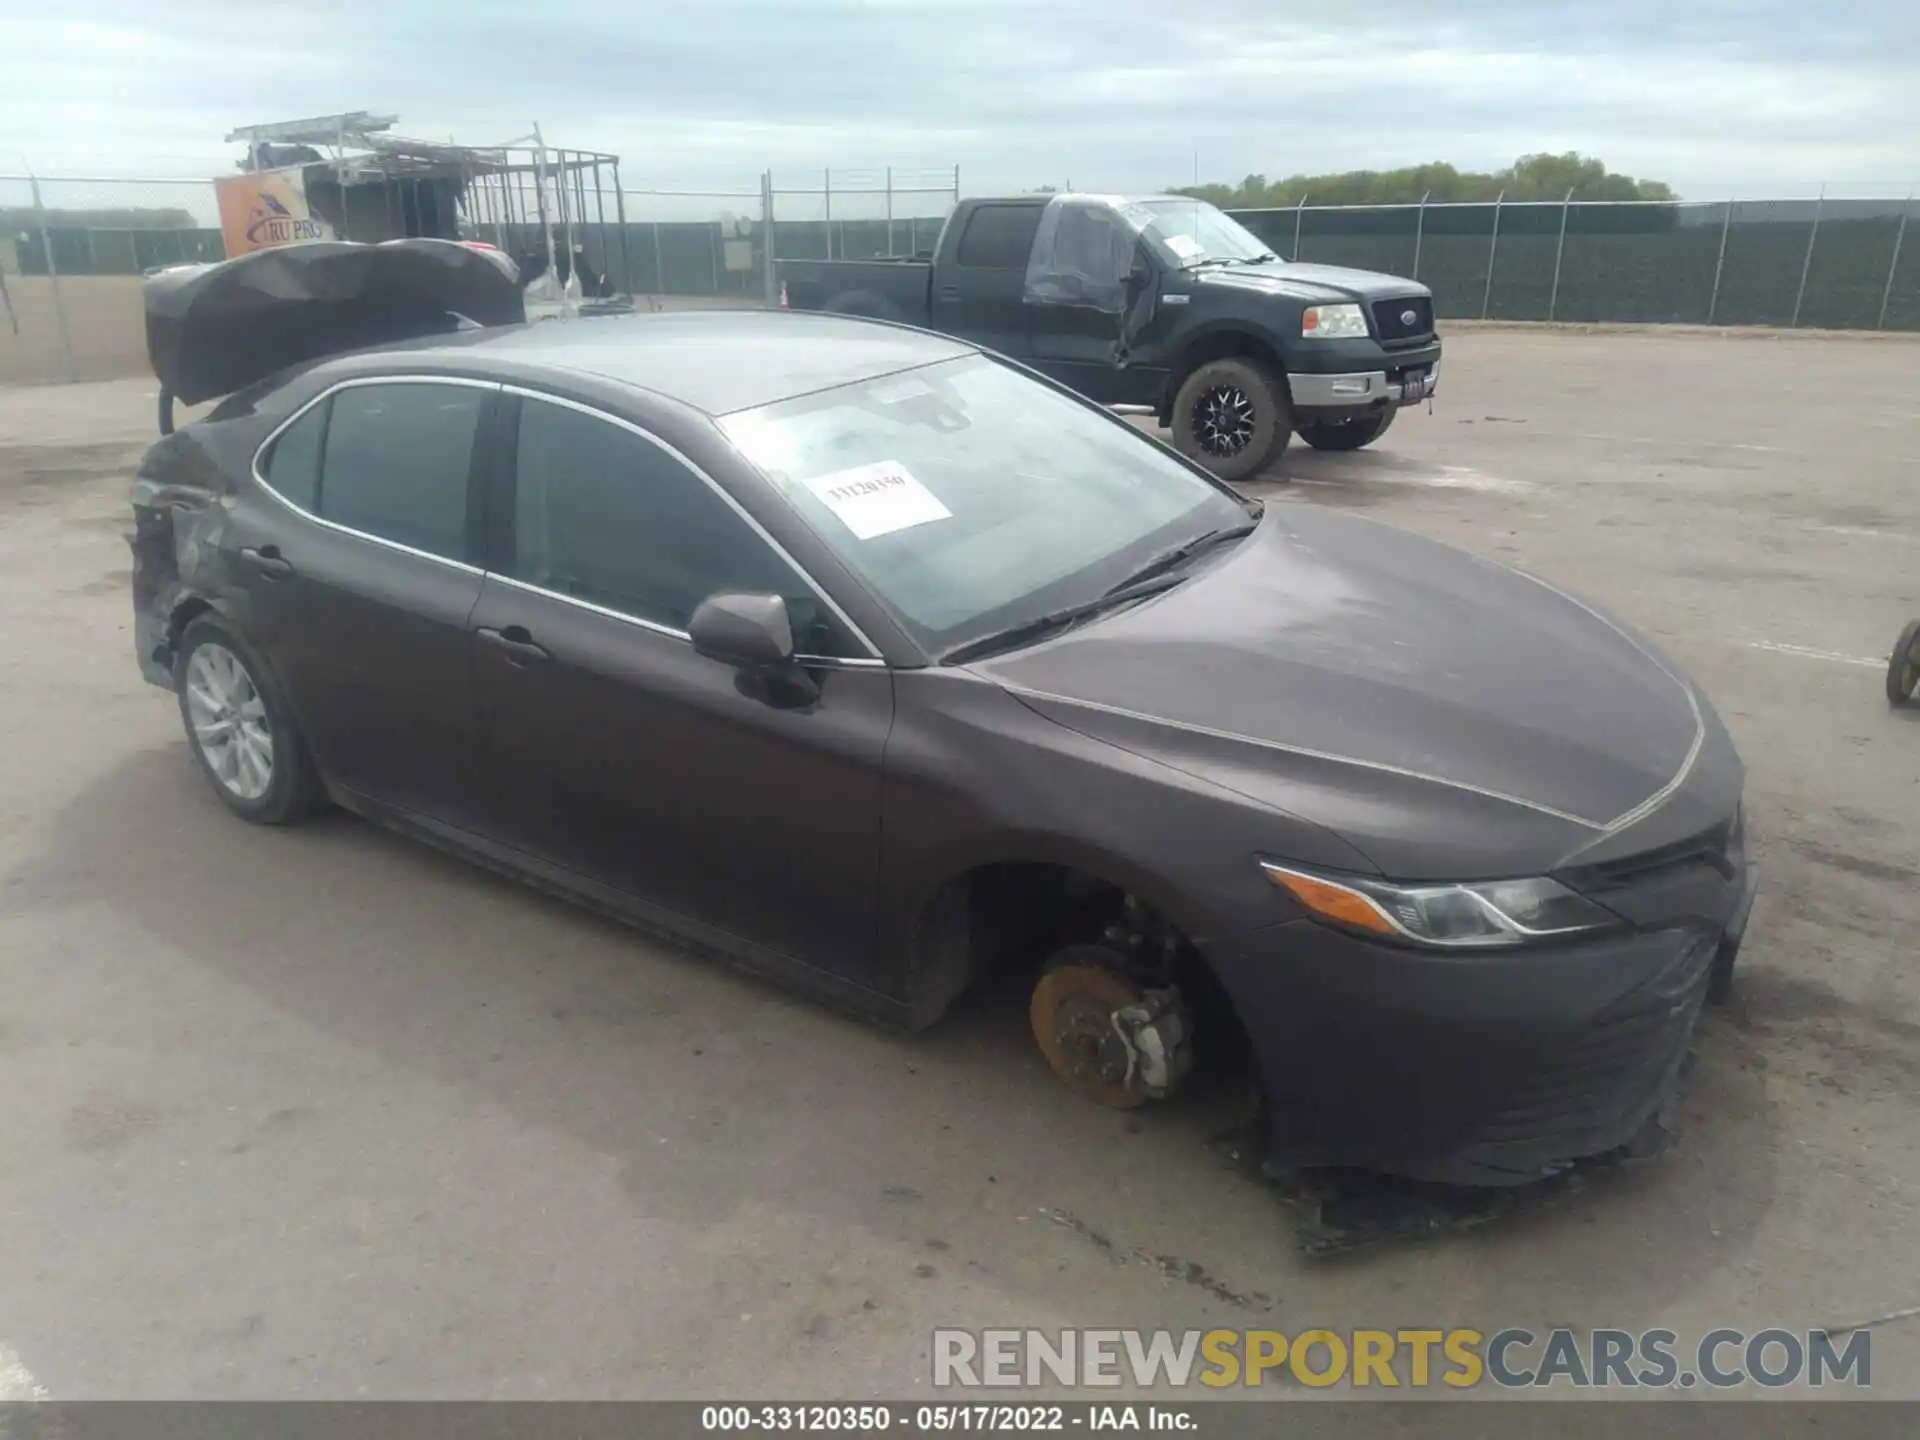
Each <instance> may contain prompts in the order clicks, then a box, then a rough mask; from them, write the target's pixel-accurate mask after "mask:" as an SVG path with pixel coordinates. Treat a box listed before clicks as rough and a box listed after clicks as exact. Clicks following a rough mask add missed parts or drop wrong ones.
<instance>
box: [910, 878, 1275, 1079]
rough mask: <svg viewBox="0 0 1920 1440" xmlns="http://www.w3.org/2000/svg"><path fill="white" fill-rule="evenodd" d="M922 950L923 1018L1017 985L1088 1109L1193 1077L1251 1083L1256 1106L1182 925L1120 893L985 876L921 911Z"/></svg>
mask: <svg viewBox="0 0 1920 1440" xmlns="http://www.w3.org/2000/svg"><path fill="white" fill-rule="evenodd" d="M917 949H918V951H919V954H918V956H917V959H916V964H915V972H916V973H915V983H916V989H918V990H919V991H920V992H921V993H920V995H919V997H918V998H919V1000H920V1001H921V1005H920V1007H918V1008H920V1009H921V1013H922V1015H923V1018H924V1020H926V1021H930V1020H931V1019H932V1018H933V1017H934V1015H935V1014H936V1013H937V1012H938V1011H942V1010H944V1009H945V1008H946V1004H947V1003H948V1002H949V1001H950V1000H952V999H954V998H957V997H958V995H959V994H961V993H962V992H964V991H968V990H972V989H976V988H980V987H982V986H983V985H985V984H987V983H990V982H992V981H994V980H1000V981H1002V982H1007V983H1022V984H1024V985H1025V986H1027V987H1028V994H1027V1022H1028V1025H1029V1027H1030V1029H1031V1031H1032V1034H1033V1039H1034V1043H1035V1045H1036V1046H1037V1047H1038V1049H1039V1051H1040V1054H1041V1057H1042V1058H1043V1059H1044V1060H1045V1061H1046V1063H1047V1067H1048V1068H1049V1069H1050V1070H1051V1071H1052V1072H1053V1074H1054V1076H1055V1077H1056V1078H1057V1079H1059V1080H1060V1081H1061V1082H1062V1083H1063V1084H1065V1085H1066V1086H1067V1087H1068V1088H1069V1089H1071V1090H1072V1091H1074V1092H1075V1093H1076V1094H1078V1095H1080V1096H1082V1097H1084V1098H1086V1099H1088V1100H1091V1101H1093V1102H1094V1103H1095V1104H1098V1105H1103V1106H1108V1107H1111V1108H1114V1109H1122V1110H1131V1109H1135V1108H1138V1107H1140V1106H1143V1105H1146V1104H1148V1103H1150V1102H1153V1101H1158V1100H1164V1099H1166V1098H1168V1097H1169V1096H1171V1095H1173V1094H1174V1093H1175V1092H1176V1091H1178V1090H1179V1089H1180V1088H1181V1086H1182V1085H1183V1083H1184V1082H1186V1081H1187V1080H1188V1078H1189V1077H1190V1076H1191V1075H1193V1074H1194V1073H1195V1071H1196V1069H1203V1070H1206V1071H1209V1072H1213V1073H1219V1074H1227V1075H1230V1076H1232V1077H1234V1078H1236V1079H1239V1080H1244V1081H1246V1082H1248V1086H1249V1093H1248V1096H1247V1098H1248V1099H1249V1100H1252V1101H1255V1102H1257V1099H1258V1087H1257V1084H1256V1083H1254V1072H1253V1064H1252V1058H1251V1047H1250V1046H1248V1044H1247V1043H1246V1039H1245V1035H1244V1032H1243V1031H1242V1030H1241V1028H1240V1023H1239V1020H1238V1017H1237V1016H1236V1015H1235V1014H1234V1013H1233V1008H1232V1004H1231V1002H1230V1001H1229V999H1228V998H1227V995H1226V991H1225V989H1224V988H1223V987H1222V986H1221V985H1220V983H1219V981H1218V980H1217V979H1216V978H1215V977H1214V975H1213V973H1212V971H1211V970H1210V969H1209V967H1208V966H1207V963H1206V961H1205V959H1204V958H1203V957H1202V956H1201V954H1200V952H1199V950H1198V949H1197V948H1196V947H1195V946H1194V945H1193V943H1192V941H1190V940H1189V939H1188V938H1187V937H1186V935H1185V934H1183V933H1182V932H1181V930H1180V929H1179V927H1178V926H1176V925H1174V924H1173V923H1172V922H1171V921H1169V920H1168V919H1167V918H1166V917H1165V916H1163V915H1162V914H1160V912H1159V911H1157V910H1156V909H1155V908H1154V907H1153V906H1152V905H1151V904H1150V903H1148V902H1147V901H1146V900H1144V899H1142V898H1141V897H1140V896H1138V895H1135V894H1132V893H1131V892H1129V891H1127V890H1125V889H1124V888H1122V887H1120V886H1118V885H1114V884H1112V883H1110V882H1108V881H1105V880H1102V879H1099V878H1097V877H1095V876H1092V875H1088V874H1086V873H1085V872H1083V871H1079V870H1075V869H1073V868H1071V867H1069V866H1063V865H1054V864H1041V863H1004V864H994V865H985V866H981V867H980V868H978V869H976V870H973V871H971V872H969V873H968V874H966V875H964V876H961V877H959V878H958V879H957V880H955V881H953V882H952V883H950V884H949V885H948V886H947V887H945V889H943V890H942V892H941V893H940V895H939V896H937V897H936V898H935V899H934V901H933V902H932V903H931V904H930V905H929V906H928V907H927V911H926V913H925V916H924V918H923V920H922V923H921V927H920V935H919V939H918V945H917Z"/></svg>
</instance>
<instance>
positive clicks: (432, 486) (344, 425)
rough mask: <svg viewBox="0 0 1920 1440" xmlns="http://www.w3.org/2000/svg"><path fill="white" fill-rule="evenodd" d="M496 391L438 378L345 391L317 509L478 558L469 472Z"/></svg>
mask: <svg viewBox="0 0 1920 1440" xmlns="http://www.w3.org/2000/svg"><path fill="white" fill-rule="evenodd" d="M491 394H492V391H491V389H490V388H485V387H481V386H475V385H448V384H441V383H436V382H424V383H411V382H410V383H396V384H383V385H351V386H348V387H347V388H346V389H344V390H339V391H336V392H335V394H334V396H333V399H332V401H331V402H330V403H331V412H332V413H331V415H330V417H329V419H328V421H327V430H326V448H325V451H324V454H323V457H322V459H321V463H320V489H319V495H318V497H317V500H316V504H315V507H314V513H316V514H318V515H319V516H320V517H321V518H323V519H326V520H331V521H333V523H334V524H336V525H344V526H346V527H347V528H348V529H350V530H358V531H360V532H361V533H363V534H366V535H374V536H378V537H379V538H380V539H382V540H392V541H395V542H396V543H398V544H401V545H405V546H408V547H409V548H411V549H414V550H421V551H425V552H426V553H427V554H429V555H438V556H441V557H443V558H444V559H448V560H461V561H464V560H467V559H469V558H470V556H469V541H468V523H467V513H468V503H467V496H468V479H469V476H470V475H471V473H472V470H473V446H474V440H475V437H476V436H477V435H478V434H479V431H480V417H481V414H482V412H483V411H484V410H485V408H486V403H487V400H488V397H489V396H490V395H491ZM290 433H291V432H289V434H290ZM281 438H282V439H283V440H284V439H285V438H286V437H285V436H282V437H281ZM276 452H277V447H276ZM288 498H289V499H291V498H292V497H291V496H289V497H288Z"/></svg>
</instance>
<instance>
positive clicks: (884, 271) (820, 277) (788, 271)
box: [774, 259, 933, 326]
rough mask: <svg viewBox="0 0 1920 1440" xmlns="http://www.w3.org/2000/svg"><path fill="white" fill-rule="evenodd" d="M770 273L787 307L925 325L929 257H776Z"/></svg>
mask: <svg viewBox="0 0 1920 1440" xmlns="http://www.w3.org/2000/svg"><path fill="white" fill-rule="evenodd" d="M774 273H775V276H776V278H777V279H778V281H779V283H780V287H781V290H782V292H783V293H784V296H785V302H786V305H787V308H788V309H790V310H830V311H833V312H835V313H837V314H841V315H865V316H869V317H871V318H873V319H877V320H898V321H902V322H904V323H905V324H908V325H921V326H925V325H929V324H930V323H931V321H932V319H933V262H932V261H931V260H909V259H897V260H894V259H883V260H781V261H777V262H776V263H775V266H774Z"/></svg>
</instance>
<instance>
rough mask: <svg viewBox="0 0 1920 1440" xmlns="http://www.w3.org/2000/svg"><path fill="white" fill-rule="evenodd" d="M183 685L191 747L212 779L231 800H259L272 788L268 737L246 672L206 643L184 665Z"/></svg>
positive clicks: (234, 658) (222, 650)
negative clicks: (185, 673) (189, 723)
mask: <svg viewBox="0 0 1920 1440" xmlns="http://www.w3.org/2000/svg"><path fill="white" fill-rule="evenodd" d="M186 682H187V713H188V716H189V719H190V721H191V723H192V726H193V743H194V744H195V745H196V746H198V747H199V750H200V754H201V756H202V757H203V758H204V759H205V760H206V762H207V768H208V769H209V770H211V771H212V772H213V778H214V779H215V780H217V781H219V783H220V785H221V787H222V788H224V789H225V790H226V791H227V792H228V793H229V794H231V795H233V796H234V797H235V798H236V799H240V800H258V799H259V798H260V797H261V796H262V795H264V794H266V793H267V789H268V787H269V786H271V785H272V784H273V732H272V730H271V728H270V727H269V725H268V723H267V707H266V702H265V701H264V700H262V699H261V698H260V691H259V689H258V688H257V687H256V686H255V685H254V683H253V677H252V676H251V675H249V674H248V673H247V667H246V666H245V665H243V664H241V663H240V657H239V656H237V655H235V654H234V653H233V652H232V651H231V650H229V649H227V647H226V646H224V645H220V644H217V643H215V642H213V641H208V642H206V643H205V644H202V645H201V646H199V647H198V648H197V649H195V650H194V652H193V657H192V658H191V659H190V660H188V662H187V676H186Z"/></svg>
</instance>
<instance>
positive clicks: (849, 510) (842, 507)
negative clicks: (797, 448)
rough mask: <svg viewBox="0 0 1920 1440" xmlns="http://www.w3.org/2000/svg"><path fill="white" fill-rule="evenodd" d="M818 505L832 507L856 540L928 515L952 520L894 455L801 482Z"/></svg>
mask: <svg viewBox="0 0 1920 1440" xmlns="http://www.w3.org/2000/svg"><path fill="white" fill-rule="evenodd" d="M801 483H802V484H804V485H805V486H806V487H807V488H808V489H809V490H811V491H812V492H813V493H814V494H815V495H817V496H819V497H820V502H821V504H823V505H825V506H826V507H827V508H828V509H829V510H831V511H833V513H834V515H835V516H836V517H838V519H839V521H840V523H841V524H843V525H845V526H846V527H847V529H849V530H851V531H852V532H853V535H854V538H855V539H856V540H871V539H873V538H874V537H875V536H876V535H891V534H892V533H893V532H894V531H895V530H906V529H908V528H910V527H912V526H914V525H924V524H926V523H927V522H928V521H929V520H951V519H952V518H953V512H952V511H951V510H949V509H947V507H946V506H944V505H942V504H941V503H940V500H939V497H937V496H936V495H935V494H934V493H933V492H932V491H931V490H929V489H927V487H926V486H924V485H922V484H921V483H920V482H919V481H918V480H916V479H914V478H913V476H912V475H910V474H909V473H908V472H907V467H906V466H904V465H902V464H900V463H899V462H898V461H894V460H881V461H877V462H876V463H874V464H872V465H856V466H855V467H854V468H853V469H851V470H835V471H833V472H832V473H831V474H827V475H815V476H813V477H812V478H811V479H808V480H805V481H802V482H801Z"/></svg>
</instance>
